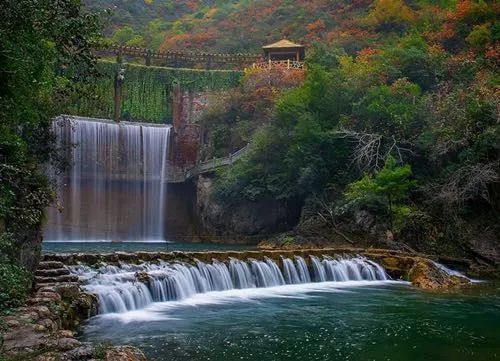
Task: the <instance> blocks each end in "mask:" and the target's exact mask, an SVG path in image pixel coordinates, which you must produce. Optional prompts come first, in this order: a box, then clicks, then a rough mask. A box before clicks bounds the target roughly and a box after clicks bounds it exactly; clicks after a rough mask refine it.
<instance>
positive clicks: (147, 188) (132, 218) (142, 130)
mask: <svg viewBox="0 0 500 361" xmlns="http://www.w3.org/2000/svg"><path fill="white" fill-rule="evenodd" d="M54 132H55V134H56V138H57V144H58V146H59V147H60V148H61V149H62V150H64V152H65V153H66V156H65V158H67V160H69V163H70V164H69V168H68V169H67V171H65V172H64V173H62V174H59V175H57V176H56V181H57V185H58V189H57V192H58V202H59V203H60V205H61V206H62V209H61V210H57V209H56V208H55V207H54V208H51V209H49V221H48V224H47V227H46V230H45V239H46V240H52V241H72V240H75V241H76V240H78V241H91V240H94V241H97V240H108V241H110V240H119V241H127V240H129V241H130V240H141V241H149V240H164V239H165V229H164V222H165V197H166V194H165V192H166V172H167V160H168V150H169V138H170V137H169V134H170V126H165V125H154V124H148V125H145V124H140V123H128V122H121V123H114V122H111V121H105V120H95V119H89V118H78V117H75V118H71V119H69V118H58V119H57V120H55V121H54Z"/></svg>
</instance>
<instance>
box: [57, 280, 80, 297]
mask: <svg viewBox="0 0 500 361" xmlns="http://www.w3.org/2000/svg"><path fill="white" fill-rule="evenodd" d="M54 290H55V292H57V293H58V294H59V295H60V296H61V297H62V299H64V300H74V299H75V298H77V297H78V295H79V294H80V292H81V289H80V285H79V284H78V283H64V284H60V285H55V286H54Z"/></svg>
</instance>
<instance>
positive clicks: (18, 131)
mask: <svg viewBox="0 0 500 361" xmlns="http://www.w3.org/2000/svg"><path fill="white" fill-rule="evenodd" d="M0 17H1V18H2V21H1V22H0V84H1V86H0V119H1V121H0V272H1V273H2V274H4V275H8V276H5V277H0V290H1V292H0V293H1V295H0V310H1V309H2V308H3V307H4V306H13V305H15V304H16V303H19V302H22V297H20V295H21V294H22V292H21V291H20V290H19V288H18V287H16V285H17V286H20V287H21V288H24V287H25V286H27V287H29V281H27V280H26V279H25V277H24V276H23V275H24V274H25V273H26V272H24V271H23V270H22V269H21V268H25V269H26V270H28V271H33V270H34V269H35V268H36V265H37V264H36V263H37V260H38V258H39V253H40V243H41V235H40V229H41V225H42V221H43V215H44V210H45V209H46V207H47V206H48V205H49V204H50V202H51V200H52V198H53V192H52V189H51V186H50V183H49V180H48V179H47V177H46V176H45V174H44V173H43V166H44V165H45V164H46V163H47V162H49V161H50V160H51V159H53V156H54V155H55V144H54V137H53V134H52V131H51V129H52V120H53V117H54V116H56V115H58V114H60V112H61V108H60V104H61V103H63V102H64V101H65V99H67V98H68V97H69V96H70V95H71V94H74V93H75V91H77V89H76V88H75V83H76V81H87V80H89V78H90V77H91V76H92V75H94V74H95V72H94V65H95V59H94V57H93V55H92V50H93V48H95V47H96V45H97V44H98V42H99V39H100V21H99V17H98V16H97V15H96V14H94V13H90V12H87V11H85V10H84V9H83V7H82V4H81V3H80V2H79V1H59V0H5V1H2V2H0ZM79 95H80V96H82V95H83V94H81V92H80V93H79ZM23 279H24V281H22V280H23ZM12 280H15V282H14V281H12ZM13 283H15V284H13ZM21 283H23V284H22V285H20V284H21ZM25 290H26V289H25Z"/></svg>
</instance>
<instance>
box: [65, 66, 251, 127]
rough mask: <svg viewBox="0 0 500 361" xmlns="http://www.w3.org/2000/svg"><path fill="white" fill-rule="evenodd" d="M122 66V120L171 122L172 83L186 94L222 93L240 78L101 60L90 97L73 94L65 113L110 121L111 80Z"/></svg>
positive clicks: (231, 74)
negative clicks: (213, 91)
mask: <svg viewBox="0 0 500 361" xmlns="http://www.w3.org/2000/svg"><path fill="white" fill-rule="evenodd" d="M122 66H123V67H124V68H125V81H124V86H123V98H122V118H123V119H126V120H130V121H143V122H152V123H165V122H170V121H171V119H172V109H171V96H172V95H171V90H172V84H174V83H180V84H182V88H183V89H184V90H188V91H201V90H224V89H229V88H232V87H235V86H237V85H238V84H239V81H240V78H241V73H240V72H237V71H225V70H221V71H216V70H213V71H205V70H195V69H176V68H175V69H174V68H164V67H155V66H142V65H136V64H125V65H121V64H118V63H114V62H108V61H100V62H99V63H98V64H97V70H98V72H99V74H100V76H99V77H98V78H96V79H95V80H94V81H93V82H92V83H91V84H90V86H91V88H92V90H93V94H92V95H90V96H89V97H81V96H78V95H75V96H74V97H73V98H72V99H70V100H69V101H68V102H67V104H66V107H65V112H66V113H67V114H76V115H81V116H90V117H98V118H112V117H113V104H114V103H113V102H114V78H115V74H116V73H117V72H118V71H119V69H120V67H122ZM88 86H89V84H88V83H85V84H81V87H82V88H85V87H88Z"/></svg>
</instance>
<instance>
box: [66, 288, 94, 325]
mask: <svg viewBox="0 0 500 361" xmlns="http://www.w3.org/2000/svg"><path fill="white" fill-rule="evenodd" d="M97 304H98V300H97V297H96V295H94V294H92V293H88V292H81V293H80V294H79V295H78V297H77V298H76V299H75V300H73V302H72V303H71V307H72V308H73V310H74V311H75V313H76V314H77V315H78V316H79V317H80V318H81V319H86V318H89V317H91V316H94V315H96V314H97Z"/></svg>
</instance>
